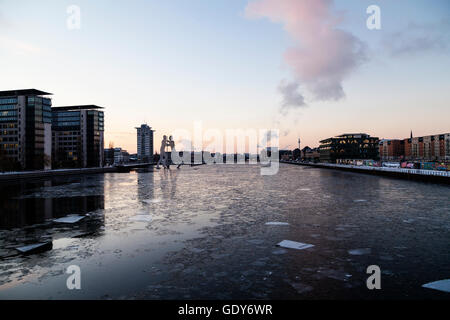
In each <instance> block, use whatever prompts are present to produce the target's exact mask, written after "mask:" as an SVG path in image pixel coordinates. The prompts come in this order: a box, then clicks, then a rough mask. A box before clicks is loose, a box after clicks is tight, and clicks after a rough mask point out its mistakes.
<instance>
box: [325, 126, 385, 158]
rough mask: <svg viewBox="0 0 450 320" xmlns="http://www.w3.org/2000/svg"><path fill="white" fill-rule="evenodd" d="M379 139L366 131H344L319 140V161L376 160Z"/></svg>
mask: <svg viewBox="0 0 450 320" xmlns="http://www.w3.org/2000/svg"><path fill="white" fill-rule="evenodd" d="M378 149H379V139H378V138H376V137H371V136H370V135H368V134H367V133H345V134H342V135H340V136H337V137H333V138H328V139H325V140H322V141H320V147H319V152H320V161H321V162H330V163H336V160H352V159H355V160H364V159H371V160H377V159H378V158H379V156H378V151H379V150H378Z"/></svg>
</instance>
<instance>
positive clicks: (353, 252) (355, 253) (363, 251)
mask: <svg viewBox="0 0 450 320" xmlns="http://www.w3.org/2000/svg"><path fill="white" fill-rule="evenodd" d="M348 253H349V254H351V255H352V256H362V255H365V254H371V253H372V249H370V248H362V249H352V250H348Z"/></svg>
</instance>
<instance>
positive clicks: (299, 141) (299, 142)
mask: <svg viewBox="0 0 450 320" xmlns="http://www.w3.org/2000/svg"><path fill="white" fill-rule="evenodd" d="M300 144H301V140H300V138H298V149H299V150H302V149H301V148H300Z"/></svg>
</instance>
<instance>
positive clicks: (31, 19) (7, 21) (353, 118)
mask: <svg viewBox="0 0 450 320" xmlns="http://www.w3.org/2000/svg"><path fill="white" fill-rule="evenodd" d="M263 2H267V3H269V4H270V3H271V1H227V2H226V3H225V2H219V1H217V2H214V3H208V4H205V3H204V2H201V1H190V2H189V4H187V3H184V2H183V1H172V2H170V3H159V2H150V3H149V2H145V1H134V2H133V4H134V5H133V6H132V7H131V6H127V4H126V3H124V2H120V3H113V4H111V3H108V2H107V1H96V2H95V3H89V2H88V1H78V3H77V4H76V5H78V6H79V7H80V8H81V29H79V30H68V29H67V27H66V19H67V17H68V14H67V12H66V9H67V7H68V6H69V5H70V4H72V3H69V2H67V1H58V2H57V1H47V2H45V3H44V4H42V3H40V4H36V3H33V2H32V1H22V2H20V4H18V3H16V2H15V1H9V0H7V1H0V40H1V41H0V68H1V70H3V71H2V74H3V75H7V76H6V77H5V76H4V77H0V88H1V90H10V89H17V88H23V89H25V88H36V89H40V90H44V91H48V92H51V93H53V94H54V96H53V106H62V105H74V104H80V105H83V104H95V105H100V106H102V107H105V118H106V119H105V122H106V128H105V146H108V145H109V142H114V145H115V146H120V147H122V148H124V149H127V150H128V151H129V152H130V153H134V152H136V131H135V129H134V128H135V127H136V126H139V125H141V124H142V123H147V124H148V125H149V126H151V127H152V128H153V129H155V130H156V132H155V140H156V141H157V143H158V141H159V140H160V139H161V136H162V134H170V133H171V132H172V131H174V130H176V129H177V128H184V129H188V130H192V128H193V124H194V122H195V121H202V122H203V127H204V128H205V129H208V128H218V129H221V130H225V129H229V128H230V129H232V128H236V129H237V128H243V129H245V128H265V129H279V130H280V148H282V149H284V148H286V147H289V148H292V149H293V148H295V147H296V146H297V139H298V138H299V137H300V138H301V139H302V146H306V145H308V146H310V147H316V146H318V143H319V140H321V139H323V138H327V137H330V136H335V135H338V134H342V133H345V132H367V133H368V134H370V135H372V136H378V137H380V139H382V138H393V139H395V138H400V139H402V138H406V137H409V133H410V131H411V130H412V131H413V133H414V135H415V136H426V135H430V134H435V133H440V132H448V131H449V128H448V119H449V118H450V109H449V108H448V101H449V98H450V90H449V89H450V85H449V84H450V81H449V80H450V79H449V77H450V76H449V75H448V73H447V72H446V70H449V67H450V59H449V56H448V49H449V46H448V44H449V43H450V41H449V36H448V34H450V33H449V32H448V31H449V30H450V20H449V14H448V12H450V10H446V9H448V8H449V6H450V5H449V4H448V3H446V2H445V1H435V2H433V6H432V7H430V5H429V4H428V5H427V3H426V1H414V2H411V1H396V3H395V4H394V3H392V2H390V1H377V3H376V4H377V5H379V6H380V8H381V14H382V28H381V30H372V31H371V30H368V29H367V27H366V19H367V17H368V15H367V14H366V8H367V7H368V6H369V5H371V4H373V2H374V1H359V2H358V3H355V2H353V3H351V4H349V3H345V2H344V1H334V2H333V1H319V2H321V3H323V4H324V5H327V6H331V4H332V3H334V7H332V9H333V10H332V11H330V12H332V17H337V16H338V15H337V13H336V11H339V12H341V11H344V12H345V20H344V21H343V22H341V23H340V24H339V26H338V29H339V30H341V29H342V30H344V31H345V32H346V33H347V34H351V35H352V36H354V37H356V38H357V39H359V40H360V41H361V42H363V43H365V45H366V46H367V52H366V54H365V59H364V62H362V63H361V64H358V65H356V66H355V67H352V68H350V69H349V70H346V71H345V76H344V77H343V79H342V81H341V83H342V87H343V92H344V93H345V97H344V98H340V99H339V100H334V99H325V100H324V99H322V100H321V101H319V100H318V99H317V98H315V97H313V98H311V96H312V94H311V93H309V92H306V95H305V99H306V102H307V106H302V107H292V106H291V107H289V108H288V110H281V111H280V108H281V106H282V104H283V96H282V93H283V92H279V88H280V84H282V83H283V81H285V83H291V82H293V81H295V72H294V71H293V70H292V68H291V67H290V65H289V64H288V63H287V62H286V61H285V60H284V56H285V53H286V51H287V50H288V49H289V48H291V47H293V46H294V47H295V45H296V42H295V41H294V40H293V39H292V36H291V34H290V33H289V32H286V31H285V30H284V29H285V28H284V27H283V24H282V23H278V22H276V21H275V22H273V21H270V20H269V19H267V18H265V17H264V16H262V17H254V16H253V17H251V16H249V14H248V11H249V9H248V8H249V7H250V6H249V3H253V4H254V3H263ZM282 2H283V3H285V4H289V2H290V1H282ZM424 7H426V8H427V10H423V9H424ZM275 9H276V8H272V7H271V8H270V10H272V11H270V12H268V13H267V12H266V16H270V15H271V14H272V13H273V12H276V10H275ZM122 12H127V14H126V15H122V14H121V13H122ZM100 17H101V18H100ZM117 21H120V22H121V23H117ZM174 22H176V24H175V23H174ZM408 24H409V26H410V27H409V28H407V26H408ZM333 30H334V29H333ZM186 34H187V35H188V36H186ZM300 40H301V39H300ZM437 40H439V43H440V45H436V42H437ZM389 42H390V43H389ZM392 44H395V46H393V45H392ZM418 44H422V46H419V45H418ZM319 48H323V47H321V46H319ZM325 49H326V47H325ZM343 52H345V50H344V51H343ZM325 72H328V70H325ZM303 80H304V79H303ZM305 83H306V85H307V81H303V82H300V87H299V88H300V89H301V90H303V88H304V87H305V86H306V85H305ZM303 92H304V91H302V93H303ZM411 92H413V93H414V96H413V95H411ZM294 97H295V95H294ZM286 111H287V112H286ZM399 119H401V120H399Z"/></svg>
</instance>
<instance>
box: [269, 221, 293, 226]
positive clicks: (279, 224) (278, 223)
mask: <svg viewBox="0 0 450 320" xmlns="http://www.w3.org/2000/svg"><path fill="white" fill-rule="evenodd" d="M288 225H289V223H287V222H277V221H272V222H267V223H266V226H288Z"/></svg>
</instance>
